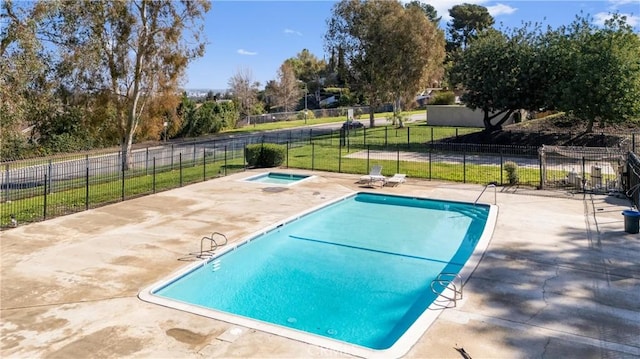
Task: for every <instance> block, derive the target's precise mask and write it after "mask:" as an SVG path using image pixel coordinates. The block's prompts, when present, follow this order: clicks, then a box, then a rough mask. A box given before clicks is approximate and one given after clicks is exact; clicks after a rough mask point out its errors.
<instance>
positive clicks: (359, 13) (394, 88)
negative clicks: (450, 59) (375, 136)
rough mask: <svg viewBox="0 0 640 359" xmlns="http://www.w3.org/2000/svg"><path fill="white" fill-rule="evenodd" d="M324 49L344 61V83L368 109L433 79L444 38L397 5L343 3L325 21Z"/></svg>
mask: <svg viewBox="0 0 640 359" xmlns="http://www.w3.org/2000/svg"><path fill="white" fill-rule="evenodd" d="M325 47H326V48H327V50H328V52H329V53H341V54H343V55H344V62H345V64H344V65H345V68H346V70H347V72H348V77H349V83H350V85H352V86H353V88H354V89H355V90H356V91H357V92H359V93H361V94H363V97H364V98H365V99H366V100H367V101H368V103H369V105H370V112H369V122H370V126H372V127H373V126H374V109H375V107H376V106H378V105H380V104H382V103H383V102H386V101H392V100H395V99H397V98H399V97H402V98H406V97H412V96H415V94H416V93H417V92H418V91H419V90H420V89H421V88H422V87H423V86H425V85H426V84H427V83H428V82H429V81H431V80H432V79H433V78H435V77H437V76H438V73H437V72H438V70H439V69H440V65H441V64H442V60H443V58H444V34H443V33H442V32H441V31H440V30H439V29H437V27H436V26H435V25H434V24H433V23H432V22H431V21H429V20H428V19H427V17H426V15H425V14H424V12H422V10H420V9H417V8H416V7H409V8H408V9H405V8H404V7H403V6H402V4H401V3H400V2H398V1H385V0H368V1H361V0H343V1H340V2H339V3H337V4H335V5H334V7H333V10H332V17H331V18H330V19H329V20H328V30H327V32H326V34H325Z"/></svg>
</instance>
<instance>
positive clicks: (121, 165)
mask: <svg viewBox="0 0 640 359" xmlns="http://www.w3.org/2000/svg"><path fill="white" fill-rule="evenodd" d="M124 164H125V159H124V156H122V163H121V164H120V168H121V169H122V170H121V171H120V172H121V173H122V196H121V198H122V200H123V201H124Z"/></svg>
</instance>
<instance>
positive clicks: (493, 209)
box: [138, 174, 498, 358]
mask: <svg viewBox="0 0 640 359" xmlns="http://www.w3.org/2000/svg"><path fill="white" fill-rule="evenodd" d="M261 175H262V174H261ZM253 177H255V176H253ZM310 177H311V176H310ZM306 179H307V178H305V179H304V180H306ZM304 180H301V181H304ZM301 181H298V182H295V183H299V182H301ZM295 183H293V184H295ZM262 184H264V183H262ZM358 194H374V195H379V193H377V192H372V191H354V192H351V193H347V194H344V195H342V196H340V197H337V198H335V199H333V200H330V201H327V202H325V203H321V204H319V205H317V206H314V207H312V208H309V209H307V210H304V211H302V212H300V213H298V214H295V215H293V216H290V217H288V218H286V219H284V220H282V221H278V222H276V223H274V224H272V225H269V226H267V227H265V228H262V229H260V230H258V231H255V232H253V233H251V234H249V235H247V236H245V237H244V238H242V239H241V240H239V241H238V242H237V243H234V244H233V245H231V246H229V247H225V248H223V249H221V250H220V252H218V253H215V255H212V256H210V257H207V258H205V259H202V260H201V261H200V262H197V263H193V264H189V265H187V266H185V267H183V268H181V269H178V270H177V271H175V272H173V273H171V274H169V275H167V276H165V277H163V278H162V279H160V280H158V281H156V282H154V283H153V284H151V285H150V286H147V287H145V288H144V289H142V290H141V291H140V292H139V293H138V298H139V299H140V300H142V301H145V302H148V303H153V304H157V305H161V306H164V307H167V308H171V309H177V310H181V311H185V312H190V313H194V314H197V315H201V316H204V317H207V318H211V319H215V320H221V321H224V322H227V323H230V324H234V325H240V326H243V327H246V328H251V329H256V330H260V331H264V332H268V333H271V334H275V335H278V336H282V337H285V338H290V339H293V340H298V341H300V342H304V343H307V344H311V345H317V346H320V347H323V348H327V349H330V350H335V351H338V352H342V353H346V354H350V355H355V356H359V357H363V358H390V357H393V358H399V357H402V356H404V355H405V354H407V353H408V352H409V351H410V350H411V348H412V347H413V346H414V345H415V344H416V343H417V342H418V340H419V339H420V337H422V335H424V333H425V332H426V331H427V330H428V329H429V327H430V326H431V325H432V324H433V323H434V322H435V321H436V319H437V318H438V317H439V315H440V313H441V312H442V311H444V309H447V308H452V307H456V305H457V304H456V303H455V300H454V304H453V306H450V304H449V302H447V301H444V302H443V301H438V299H439V298H441V297H442V294H441V295H440V296H438V297H437V298H436V299H435V300H434V301H433V302H432V303H431V305H430V306H429V307H428V308H427V309H425V310H424V312H423V313H422V314H421V315H420V316H419V317H418V318H417V319H416V320H415V321H414V322H413V323H412V324H411V325H410V326H409V328H407V330H406V331H405V332H404V333H403V334H402V335H401V336H400V337H399V338H398V339H397V340H396V342H395V343H393V345H392V346H391V347H389V348H387V349H382V350H376V349H371V348H367V347H363V346H359V345H356V344H350V343H347V342H344V341H340V340H334V339H330V338H328V337H324V336H320V335H318V334H314V333H309V332H306V331H301V330H297V329H295V328H290V327H284V326H280V325H277V324H273V323H268V322H265V321H261V320H259V319H254V318H248V317H244V316H241V315H237V314H230V313H227V312H223V311H219V310H215V309H208V308H204V307H200V306H196V305H193V304H188V303H184V302H180V301H177V300H172V299H168V298H165V297H161V296H157V295H154V294H153V292H155V291H157V290H159V289H160V288H162V287H165V286H167V285H169V284H171V283H172V282H174V281H176V280H177V279H179V278H180V277H182V276H183V275H185V274H187V273H189V272H191V271H192V270H194V269H196V268H197V267H201V266H205V265H207V264H208V263H210V262H212V261H214V260H216V259H217V258H219V257H221V256H223V255H225V254H226V253H228V252H231V251H234V250H236V249H237V248H239V247H241V246H243V245H245V244H247V243H249V242H251V241H253V240H255V239H256V238H258V237H259V236H261V235H264V234H267V233H269V232H271V231H273V230H275V229H277V228H279V227H281V226H283V225H286V224H287V223H289V222H293V221H295V220H297V219H299V218H302V217H304V216H306V215H309V214H310V213H313V212H315V211H317V210H319V209H322V208H325V207H328V206H331V205H333V204H335V203H338V202H340V201H344V200H346V199H348V198H351V197H354V196H356V195H358ZM386 195H390V196H397V197H407V198H420V199H429V200H437V201H440V202H451V203H462V204H467V205H472V204H473V203H471V202H464V201H451V200H443V199H434V198H429V197H417V196H406V195H397V194H386ZM478 204H479V205H482V206H486V207H489V211H488V215H487V220H486V222H485V228H484V230H483V232H482V235H481V236H480V238H479V240H478V242H477V244H476V247H475V249H474V251H473V252H472V254H471V256H470V257H469V259H468V260H467V261H466V262H465V265H464V266H463V267H462V269H461V270H460V272H459V273H458V276H459V278H460V281H461V284H462V287H463V286H464V284H465V283H466V282H467V281H468V280H469V277H470V276H471V274H472V273H473V272H474V271H475V269H476V268H477V266H478V265H479V263H480V261H481V260H482V258H483V257H484V255H485V252H486V250H487V248H488V246H489V243H490V242H491V238H492V236H493V232H494V230H495V225H496V222H497V216H498V206H496V205H492V204H489V203H481V202H480V203H478ZM454 286H455V283H452V284H450V285H449V286H448V287H447V288H446V289H445V291H444V292H443V294H444V293H445V292H447V294H448V295H450V294H453V295H454V296H455V292H456V288H455V287H454ZM462 287H461V289H460V290H461V291H462ZM460 299H463V298H460ZM449 301H450V300H449ZM443 303H444V304H443Z"/></svg>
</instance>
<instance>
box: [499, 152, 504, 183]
mask: <svg viewBox="0 0 640 359" xmlns="http://www.w3.org/2000/svg"><path fill="white" fill-rule="evenodd" d="M503 172H504V158H503V157H502V147H500V185H501V186H502V185H503V184H504V174H503Z"/></svg>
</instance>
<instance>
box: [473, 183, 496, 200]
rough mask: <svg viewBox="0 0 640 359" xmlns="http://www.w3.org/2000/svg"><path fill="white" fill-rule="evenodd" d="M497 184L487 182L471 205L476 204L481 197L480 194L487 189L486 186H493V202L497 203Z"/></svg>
mask: <svg viewBox="0 0 640 359" xmlns="http://www.w3.org/2000/svg"><path fill="white" fill-rule="evenodd" d="M497 186H498V183H497V182H489V183H488V184H487V185H486V186H484V188H483V189H482V192H480V195H479V196H478V198H476V200H475V201H474V202H473V205H474V206H475V205H476V204H478V201H479V200H480V197H482V195H483V194H484V192H485V191H486V190H487V188H490V187H493V204H498V194H497V192H498V190H497Z"/></svg>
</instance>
